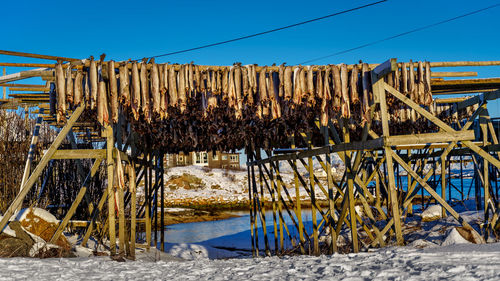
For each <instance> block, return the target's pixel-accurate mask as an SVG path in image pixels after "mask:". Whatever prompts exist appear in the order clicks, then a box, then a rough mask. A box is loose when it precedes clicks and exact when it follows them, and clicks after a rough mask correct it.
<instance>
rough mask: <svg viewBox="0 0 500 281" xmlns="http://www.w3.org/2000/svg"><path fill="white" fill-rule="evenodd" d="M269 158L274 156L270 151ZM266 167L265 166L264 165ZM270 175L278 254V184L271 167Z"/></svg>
mask: <svg viewBox="0 0 500 281" xmlns="http://www.w3.org/2000/svg"><path fill="white" fill-rule="evenodd" d="M266 154H267V157H268V158H270V157H272V154H271V152H270V151H266ZM263 165H265V164H263ZM269 168H270V169H269V170H270V171H269V172H270V173H269V181H270V182H271V192H270V193H271V194H270V195H271V201H272V204H273V227H274V229H273V230H274V251H275V252H276V253H277V252H278V249H279V244H278V223H277V220H276V212H277V206H276V183H275V181H274V173H273V171H274V170H273V169H272V167H269Z"/></svg>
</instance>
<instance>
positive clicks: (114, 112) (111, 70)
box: [108, 60, 118, 124]
mask: <svg viewBox="0 0 500 281" xmlns="http://www.w3.org/2000/svg"><path fill="white" fill-rule="evenodd" d="M108 78H109V99H110V106H111V121H112V122H113V123H115V124H116V123H118V85H117V82H116V72H115V62H114V61H112V60H110V61H109V62H108Z"/></svg>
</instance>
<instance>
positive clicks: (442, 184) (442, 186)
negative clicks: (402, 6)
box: [441, 156, 446, 218]
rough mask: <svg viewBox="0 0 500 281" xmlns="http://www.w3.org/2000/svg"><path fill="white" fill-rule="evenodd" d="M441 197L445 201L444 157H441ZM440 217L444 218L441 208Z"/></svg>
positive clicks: (444, 212) (444, 213) (444, 214)
mask: <svg viewBox="0 0 500 281" xmlns="http://www.w3.org/2000/svg"><path fill="white" fill-rule="evenodd" d="M441 197H442V198H443V200H444V201H446V156H445V157H441ZM441 217H442V218H444V217H446V210H445V209H444V208H441Z"/></svg>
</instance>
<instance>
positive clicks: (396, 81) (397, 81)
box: [394, 67, 401, 92]
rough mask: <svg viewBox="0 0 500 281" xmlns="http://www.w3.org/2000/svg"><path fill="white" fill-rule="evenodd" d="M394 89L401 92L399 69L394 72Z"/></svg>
mask: <svg viewBox="0 0 500 281" xmlns="http://www.w3.org/2000/svg"><path fill="white" fill-rule="evenodd" d="M394 89H396V90H398V91H399V92H401V72H399V67H396V70H394Z"/></svg>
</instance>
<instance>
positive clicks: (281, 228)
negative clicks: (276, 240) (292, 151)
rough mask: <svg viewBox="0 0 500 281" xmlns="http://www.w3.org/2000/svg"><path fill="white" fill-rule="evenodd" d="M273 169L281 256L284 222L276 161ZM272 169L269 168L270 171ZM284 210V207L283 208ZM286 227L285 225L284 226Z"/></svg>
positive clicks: (279, 178) (283, 247) (278, 170)
mask: <svg viewBox="0 0 500 281" xmlns="http://www.w3.org/2000/svg"><path fill="white" fill-rule="evenodd" d="M271 164H272V162H271ZM274 167H275V168H276V169H275V170H276V183H277V185H276V192H277V194H278V214H279V233H280V253H281V254H283V252H284V250H285V246H284V245H283V243H284V238H283V225H284V224H285V222H284V221H283V215H282V213H283V204H282V202H281V200H280V199H281V198H282V197H281V186H282V183H281V176H280V169H279V162H278V161H276V162H275V164H274ZM272 168H273V167H271V169H272ZM285 208H286V206H285ZM285 226H286V225H285Z"/></svg>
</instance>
